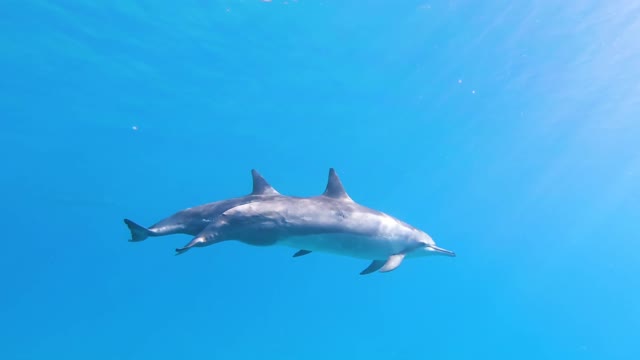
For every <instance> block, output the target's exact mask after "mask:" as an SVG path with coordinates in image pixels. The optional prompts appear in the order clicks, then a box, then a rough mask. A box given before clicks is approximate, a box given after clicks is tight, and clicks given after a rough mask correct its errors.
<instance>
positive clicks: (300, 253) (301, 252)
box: [293, 250, 311, 257]
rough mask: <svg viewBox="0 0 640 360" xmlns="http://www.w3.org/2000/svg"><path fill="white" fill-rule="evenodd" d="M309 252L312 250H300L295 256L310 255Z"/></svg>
mask: <svg viewBox="0 0 640 360" xmlns="http://www.w3.org/2000/svg"><path fill="white" fill-rule="evenodd" d="M308 254H311V251H309V250H299V251H298V252H296V253H295V254H293V257H298V256H304V255H308Z"/></svg>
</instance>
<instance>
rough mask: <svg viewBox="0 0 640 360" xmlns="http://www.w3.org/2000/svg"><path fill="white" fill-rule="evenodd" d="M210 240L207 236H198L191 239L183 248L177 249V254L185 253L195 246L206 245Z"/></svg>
mask: <svg viewBox="0 0 640 360" xmlns="http://www.w3.org/2000/svg"><path fill="white" fill-rule="evenodd" d="M207 242H208V239H207V237H206V236H202V235H199V236H196V237H195V238H193V240H191V241H189V243H188V244H187V245H185V246H183V247H181V248H178V249H176V255H180V254H184V253H185V252H187V250H189V249H191V248H192V247H194V246H204V245H205V244H206V243H207Z"/></svg>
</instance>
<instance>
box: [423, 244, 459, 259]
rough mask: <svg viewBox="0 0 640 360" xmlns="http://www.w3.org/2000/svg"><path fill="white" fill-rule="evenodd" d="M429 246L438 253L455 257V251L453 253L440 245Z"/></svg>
mask: <svg viewBox="0 0 640 360" xmlns="http://www.w3.org/2000/svg"><path fill="white" fill-rule="evenodd" d="M429 247H430V248H431V249H433V251H435V252H437V253H440V254H442V255H446V256H451V257H455V256H456V253H454V252H453V251H450V250H447V249H443V248H441V247H437V246H435V245H429Z"/></svg>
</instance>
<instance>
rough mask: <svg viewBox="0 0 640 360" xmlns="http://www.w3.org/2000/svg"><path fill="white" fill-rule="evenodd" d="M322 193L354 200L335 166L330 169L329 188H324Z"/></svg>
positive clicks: (327, 195)
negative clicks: (345, 188) (343, 184)
mask: <svg viewBox="0 0 640 360" xmlns="http://www.w3.org/2000/svg"><path fill="white" fill-rule="evenodd" d="M322 195H324V196H326V197H330V198H332V199H339V200H348V201H353V200H351V198H350V197H349V195H347V192H346V191H345V190H344V187H343V186H342V182H341V181H340V178H339V177H338V174H336V171H335V170H334V169H333V168H331V169H329V181H328V182H327V188H326V189H325V190H324V194H322Z"/></svg>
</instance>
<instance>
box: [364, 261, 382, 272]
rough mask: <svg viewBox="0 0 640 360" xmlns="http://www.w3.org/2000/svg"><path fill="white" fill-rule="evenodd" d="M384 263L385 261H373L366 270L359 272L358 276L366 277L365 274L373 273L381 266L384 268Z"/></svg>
mask: <svg viewBox="0 0 640 360" xmlns="http://www.w3.org/2000/svg"><path fill="white" fill-rule="evenodd" d="M385 263H386V261H385V260H373V261H372V262H371V264H369V266H367V268H366V269H364V270H362V271H361V272H360V275H367V274H371V273H374V272H376V271H378V270H379V269H380V268H381V267H382V266H384V264H385Z"/></svg>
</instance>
